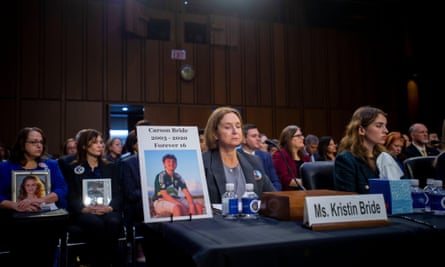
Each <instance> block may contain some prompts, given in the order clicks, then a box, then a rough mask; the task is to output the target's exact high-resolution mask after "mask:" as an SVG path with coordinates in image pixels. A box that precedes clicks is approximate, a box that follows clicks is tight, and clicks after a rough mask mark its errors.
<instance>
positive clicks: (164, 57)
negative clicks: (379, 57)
mask: <svg viewBox="0 0 445 267" xmlns="http://www.w3.org/2000/svg"><path fill="white" fill-rule="evenodd" d="M162 44H163V46H162V47H163V49H162V50H161V51H160V52H161V61H162V63H163V64H162V65H161V70H162V72H161V95H162V98H161V100H162V102H164V103H169V104H171V103H177V102H178V89H177V84H178V79H180V78H179V75H178V67H177V66H176V61H175V60H172V59H171V56H170V53H171V50H172V49H176V43H175V42H162Z"/></svg>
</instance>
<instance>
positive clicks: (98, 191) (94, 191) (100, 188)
mask: <svg viewBox="0 0 445 267" xmlns="http://www.w3.org/2000/svg"><path fill="white" fill-rule="evenodd" d="M111 192H112V191H111V178H101V179H84V180H82V202H83V204H84V205H85V206H94V205H108V204H110V202H111V196H112V194H111Z"/></svg>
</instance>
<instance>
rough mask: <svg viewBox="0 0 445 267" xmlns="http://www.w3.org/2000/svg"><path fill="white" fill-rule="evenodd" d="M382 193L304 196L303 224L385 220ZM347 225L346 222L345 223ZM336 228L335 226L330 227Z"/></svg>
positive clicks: (309, 225)
mask: <svg viewBox="0 0 445 267" xmlns="http://www.w3.org/2000/svg"><path fill="white" fill-rule="evenodd" d="M387 221H388V216H387V214H386V208H385V201H384V198H383V195H382V194H361V195H340V196H315V197H306V198H305V204H304V215H303V224H304V225H305V226H308V227H311V228H312V226H313V225H317V226H322V225H323V224H326V225H330V226H332V225H335V224H339V225H338V226H339V227H338V228H345V227H342V226H341V223H354V224H351V225H357V224H356V222H378V223H377V224H380V222H387ZM346 225H347V224H346ZM330 228H336V227H330Z"/></svg>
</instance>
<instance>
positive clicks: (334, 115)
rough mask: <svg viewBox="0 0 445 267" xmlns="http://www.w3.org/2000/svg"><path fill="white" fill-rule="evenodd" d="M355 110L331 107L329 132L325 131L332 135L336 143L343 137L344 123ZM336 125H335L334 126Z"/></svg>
mask: <svg viewBox="0 0 445 267" xmlns="http://www.w3.org/2000/svg"><path fill="white" fill-rule="evenodd" d="M354 111H355V110H352V111H351V110H345V109H332V110H330V111H329V115H330V119H331V125H332V126H331V128H330V129H331V133H329V132H328V133H327V134H328V135H331V136H332V137H334V139H335V142H336V143H337V144H338V143H339V142H340V139H341V138H342V137H343V135H344V133H345V129H346V125H348V123H349V120H350V119H351V117H352V114H353V113H354ZM335 126H337V127H335Z"/></svg>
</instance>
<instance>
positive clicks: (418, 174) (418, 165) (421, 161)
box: [403, 156, 436, 188]
mask: <svg viewBox="0 0 445 267" xmlns="http://www.w3.org/2000/svg"><path fill="white" fill-rule="evenodd" d="M435 158H436V156H427V157H424V156H419V157H411V158H407V159H405V160H404V161H403V166H404V167H405V176H406V177H407V178H408V179H419V187H420V188H424V187H425V185H426V179H427V178H434V179H436V170H435V168H434V159H435Z"/></svg>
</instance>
